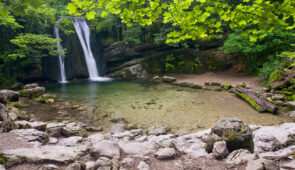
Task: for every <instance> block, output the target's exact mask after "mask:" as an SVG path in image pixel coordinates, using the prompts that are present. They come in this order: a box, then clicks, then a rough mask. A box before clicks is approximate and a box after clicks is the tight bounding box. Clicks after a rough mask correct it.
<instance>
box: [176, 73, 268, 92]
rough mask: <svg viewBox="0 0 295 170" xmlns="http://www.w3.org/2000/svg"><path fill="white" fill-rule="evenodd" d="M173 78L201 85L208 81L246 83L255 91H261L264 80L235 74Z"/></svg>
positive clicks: (234, 83)
mask: <svg viewBox="0 0 295 170" xmlns="http://www.w3.org/2000/svg"><path fill="white" fill-rule="evenodd" d="M173 77H175V78H176V79H177V81H179V82H191V83H195V84H199V85H204V83H205V82H206V81H209V82H220V83H222V84H224V83H230V84H232V85H237V84H239V83H242V82H245V83H246V84H248V85H249V86H250V87H251V88H253V89H255V90H261V89H262V88H263V87H262V86H261V85H259V81H260V80H262V79H261V78H259V77H254V76H249V75H245V74H240V73H233V72H219V73H212V72H209V73H204V74H179V75H173Z"/></svg>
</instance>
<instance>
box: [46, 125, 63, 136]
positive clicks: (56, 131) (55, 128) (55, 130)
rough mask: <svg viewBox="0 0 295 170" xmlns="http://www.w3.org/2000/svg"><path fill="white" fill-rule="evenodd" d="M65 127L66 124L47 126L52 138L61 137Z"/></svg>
mask: <svg viewBox="0 0 295 170" xmlns="http://www.w3.org/2000/svg"><path fill="white" fill-rule="evenodd" d="M64 126H66V125H65V124H64V123H49V124H47V126H46V129H47V133H48V135H49V136H51V137H59V136H61V130H62V128H63V127H64Z"/></svg>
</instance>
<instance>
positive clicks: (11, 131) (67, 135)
mask: <svg viewBox="0 0 295 170" xmlns="http://www.w3.org/2000/svg"><path fill="white" fill-rule="evenodd" d="M24 91H25V92H24ZM24 91H20V92H14V91H9V90H5V91H1V92H0V94H1V95H0V96H1V100H0V103H2V104H0V113H1V118H0V124H1V131H2V133H0V164H1V165H0V169H1V170H2V169H44V170H50V169H67V170H80V169H81V170H82V169H99V170H108V169H109V170H111V169H118V170H119V169H120V170H124V169H126V170H127V169H139V170H149V169H151V170H153V169H163V170H166V169H167V170H170V169H187V170H189V169H192V170H195V169H214V170H215V169H247V170H256V169H257V170H258V169H280V168H281V169H295V123H283V124H280V125H276V126H259V125H247V124H245V123H244V122H242V121H241V120H239V119H235V118H224V119H221V120H219V121H218V122H217V123H216V124H215V125H214V126H212V128H210V129H207V130H202V131H199V132H197V133H190V134H182V135H180V134H169V131H168V130H169V128H167V127H165V126H153V127H150V128H148V129H138V128H137V127H132V126H130V127H129V128H128V129H129V130H124V129H123V127H124V119H117V120H113V124H114V127H115V128H114V129H113V130H111V131H105V132H99V131H100V130H101V129H99V128H95V127H89V126H87V125H86V124H84V123H81V122H75V121H67V120H65V121H62V122H40V121H35V120H33V119H31V118H30V116H29V114H28V113H27V112H24V111H22V110H21V106H19V105H17V104H14V105H12V104H11V102H12V101H17V100H18V99H19V96H26V97H29V98H35V100H38V101H39V102H45V103H52V102H54V100H55V99H54V98H55V97H54V96H48V95H45V96H44V93H45V90H44V89H43V88H42V87H39V86H38V85H37V84H33V85H27V86H26V87H25V90H24ZM40 96H41V97H40ZM257 114H258V113H257Z"/></svg>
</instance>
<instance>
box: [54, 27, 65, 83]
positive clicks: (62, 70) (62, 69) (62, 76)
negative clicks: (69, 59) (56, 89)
mask: <svg viewBox="0 0 295 170" xmlns="http://www.w3.org/2000/svg"><path fill="white" fill-rule="evenodd" d="M58 23H59V21H58ZM54 34H55V37H56V38H58V39H60V36H59V29H58V28H57V26H56V25H55V26H54ZM61 49H62V45H61V43H60V42H57V50H58V51H61ZM58 61H59V68H60V81H59V82H60V83H66V82H67V77H66V73H65V61H64V56H63V55H58Z"/></svg>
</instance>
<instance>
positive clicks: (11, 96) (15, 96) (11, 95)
mask: <svg viewBox="0 0 295 170" xmlns="http://www.w3.org/2000/svg"><path fill="white" fill-rule="evenodd" d="M19 95H20V94H19V92H16V91H12V90H0V96H5V97H6V99H7V100H8V101H11V102H16V101H18V100H19Z"/></svg>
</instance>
